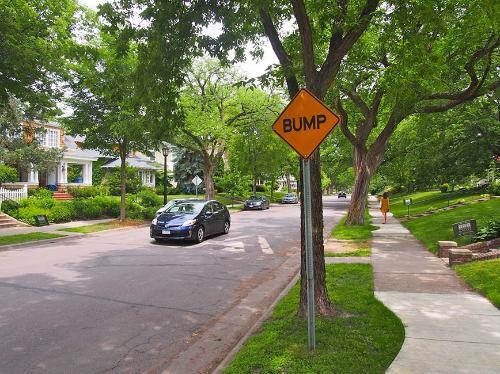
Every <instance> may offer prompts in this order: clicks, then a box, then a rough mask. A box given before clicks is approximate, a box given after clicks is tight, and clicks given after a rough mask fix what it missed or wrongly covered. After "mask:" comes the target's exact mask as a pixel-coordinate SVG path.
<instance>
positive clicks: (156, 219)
mask: <svg viewBox="0 0 500 374" xmlns="http://www.w3.org/2000/svg"><path fill="white" fill-rule="evenodd" d="M157 222H158V217H157V218H153V221H151V223H152V224H153V225H156V223H157Z"/></svg>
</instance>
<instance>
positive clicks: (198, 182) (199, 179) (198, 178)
mask: <svg viewBox="0 0 500 374" xmlns="http://www.w3.org/2000/svg"><path fill="white" fill-rule="evenodd" d="M191 182H193V184H194V186H195V190H196V198H198V186H199V185H200V184H201V182H203V179H201V178H200V177H199V176H197V175H195V177H194V178H193V180H192V181H191Z"/></svg>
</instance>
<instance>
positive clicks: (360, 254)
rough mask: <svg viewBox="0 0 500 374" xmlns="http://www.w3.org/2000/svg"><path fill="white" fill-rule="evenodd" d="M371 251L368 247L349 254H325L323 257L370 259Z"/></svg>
mask: <svg viewBox="0 0 500 374" xmlns="http://www.w3.org/2000/svg"><path fill="white" fill-rule="evenodd" d="M371 255H372V250H371V248H370V247H367V248H361V249H357V250H355V251H351V252H340V253H339V252H325V257H370V256H371Z"/></svg>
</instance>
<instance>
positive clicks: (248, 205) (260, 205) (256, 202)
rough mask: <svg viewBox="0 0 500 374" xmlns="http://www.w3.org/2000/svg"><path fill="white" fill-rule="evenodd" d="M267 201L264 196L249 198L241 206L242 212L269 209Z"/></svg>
mask: <svg viewBox="0 0 500 374" xmlns="http://www.w3.org/2000/svg"><path fill="white" fill-rule="evenodd" d="M269 206H270V204H269V200H267V199H266V198H265V197H264V196H250V198H249V199H248V200H245V202H244V204H243V209H244V210H252V209H259V210H262V209H269Z"/></svg>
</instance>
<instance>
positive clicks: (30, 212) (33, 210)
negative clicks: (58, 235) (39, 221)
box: [15, 206, 50, 225]
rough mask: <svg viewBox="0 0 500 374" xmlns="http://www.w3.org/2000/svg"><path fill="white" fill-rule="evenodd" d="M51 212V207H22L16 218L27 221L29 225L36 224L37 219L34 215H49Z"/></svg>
mask: <svg viewBox="0 0 500 374" xmlns="http://www.w3.org/2000/svg"><path fill="white" fill-rule="evenodd" d="M49 212H50V210H49V209H43V208H39V207H36V206H27V207H20V208H19V211H18V213H17V216H16V217H15V218H17V219H18V220H20V221H23V222H26V223H27V224H29V225H34V224H35V219H34V218H33V217H34V216H38V215H46V216H48V215H49Z"/></svg>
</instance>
